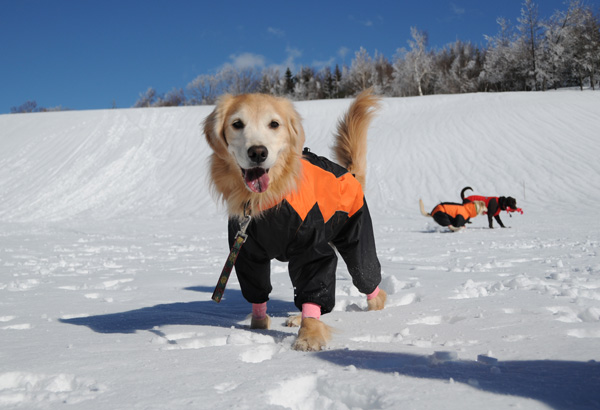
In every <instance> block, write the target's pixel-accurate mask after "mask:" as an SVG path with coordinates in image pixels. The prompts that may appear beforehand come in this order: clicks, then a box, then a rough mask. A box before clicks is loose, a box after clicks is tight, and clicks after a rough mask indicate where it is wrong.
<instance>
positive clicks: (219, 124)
mask: <svg viewBox="0 0 600 410" xmlns="http://www.w3.org/2000/svg"><path fill="white" fill-rule="evenodd" d="M233 99H234V97H233V95H231V94H226V95H223V96H222V97H220V98H219V100H218V101H217V105H216V106H215V109H214V110H213V112H211V113H210V115H209V116H208V117H206V119H205V120H204V135H205V137H206V142H208V145H210V147H211V148H212V149H213V151H214V152H215V154H217V155H218V156H220V157H222V158H225V157H226V156H227V155H228V153H227V140H225V116H226V114H227V110H228V109H229V107H230V106H231V104H232V103H233Z"/></svg>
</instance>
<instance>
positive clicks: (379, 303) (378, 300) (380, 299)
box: [367, 289, 387, 310]
mask: <svg viewBox="0 0 600 410" xmlns="http://www.w3.org/2000/svg"><path fill="white" fill-rule="evenodd" d="M386 300H387V293H385V291H384V290H383V289H379V293H378V294H377V296H375V297H374V298H373V299H371V300H367V307H368V310H381V309H383V308H384V307H385V301H386Z"/></svg>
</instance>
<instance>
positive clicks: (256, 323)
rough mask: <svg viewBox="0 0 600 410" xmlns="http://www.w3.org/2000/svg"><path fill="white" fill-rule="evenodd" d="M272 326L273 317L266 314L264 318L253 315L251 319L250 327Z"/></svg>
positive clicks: (263, 327)
mask: <svg viewBox="0 0 600 410" xmlns="http://www.w3.org/2000/svg"><path fill="white" fill-rule="evenodd" d="M270 328H271V317H269V315H266V316H265V317H264V318H262V319H256V318H255V317H252V320H251V321H250V329H270Z"/></svg>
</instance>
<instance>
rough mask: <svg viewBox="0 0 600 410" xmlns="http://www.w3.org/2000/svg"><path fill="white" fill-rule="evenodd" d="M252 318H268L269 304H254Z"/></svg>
mask: <svg viewBox="0 0 600 410" xmlns="http://www.w3.org/2000/svg"><path fill="white" fill-rule="evenodd" d="M252 317H253V318H254V319H258V320H262V319H264V318H265V317H267V302H264V303H253V304H252Z"/></svg>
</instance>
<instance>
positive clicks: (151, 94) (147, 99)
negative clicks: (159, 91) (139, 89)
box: [134, 87, 157, 108]
mask: <svg viewBox="0 0 600 410" xmlns="http://www.w3.org/2000/svg"><path fill="white" fill-rule="evenodd" d="M156 97H157V95H156V90H155V89H154V88H153V87H148V89H147V90H146V92H145V93H143V94H140V97H139V98H138V100H137V101H136V102H135V104H134V107H135V108H145V107H152V105H153V104H154V103H155V102H156Z"/></svg>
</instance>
